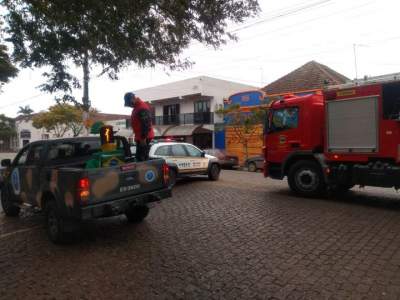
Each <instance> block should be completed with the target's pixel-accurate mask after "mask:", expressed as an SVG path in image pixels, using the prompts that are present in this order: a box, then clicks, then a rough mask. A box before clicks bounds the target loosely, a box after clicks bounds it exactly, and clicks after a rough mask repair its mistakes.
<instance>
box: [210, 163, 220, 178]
mask: <svg viewBox="0 0 400 300" xmlns="http://www.w3.org/2000/svg"><path fill="white" fill-rule="evenodd" d="M220 172H221V168H220V167H219V166H218V165H217V164H212V165H211V168H210V170H209V171H208V179H210V180H213V181H216V180H218V179H219V174H220Z"/></svg>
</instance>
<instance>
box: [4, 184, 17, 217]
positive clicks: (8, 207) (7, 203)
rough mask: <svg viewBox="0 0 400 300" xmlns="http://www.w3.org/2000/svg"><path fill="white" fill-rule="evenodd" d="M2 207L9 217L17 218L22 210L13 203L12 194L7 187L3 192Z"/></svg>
mask: <svg viewBox="0 0 400 300" xmlns="http://www.w3.org/2000/svg"><path fill="white" fill-rule="evenodd" d="M1 206H2V207H3V211H4V213H5V214H6V216H7V217H17V216H18V215H19V211H20V210H21V209H20V208H19V207H18V206H15V205H13V203H12V202H11V199H10V193H9V191H8V189H7V188H6V187H4V188H3V189H2V190H1Z"/></svg>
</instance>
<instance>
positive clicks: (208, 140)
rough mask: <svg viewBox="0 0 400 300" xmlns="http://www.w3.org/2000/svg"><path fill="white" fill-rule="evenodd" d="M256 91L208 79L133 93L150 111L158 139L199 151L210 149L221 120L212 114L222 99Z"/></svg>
mask: <svg viewBox="0 0 400 300" xmlns="http://www.w3.org/2000/svg"><path fill="white" fill-rule="evenodd" d="M254 89H257V87H254V86H249V85H244V84H241V83H237V82H231V81H226V80H221V79H216V78H211V77H207V76H199V77H195V78H191V79H186V80H182V81H177V82H173V83H169V84H163V85H159V86H154V87H150V88H146V89H141V90H137V91H134V93H135V94H136V95H137V96H139V97H140V98H142V99H143V100H144V101H148V102H150V103H151V105H152V107H153V110H154V111H153V115H154V116H155V117H154V121H153V122H154V125H155V126H154V127H155V133H156V136H158V137H174V138H180V139H182V140H184V141H186V142H189V143H193V144H195V145H197V146H198V147H200V148H203V149H204V148H212V147H214V146H215V144H216V140H217V139H218V138H216V137H215V134H214V131H215V124H218V123H222V118H221V117H220V116H218V115H216V114H214V112H215V110H216V108H218V107H221V106H223V101H224V98H227V97H228V96H230V95H231V94H233V93H237V92H240V91H245V90H254Z"/></svg>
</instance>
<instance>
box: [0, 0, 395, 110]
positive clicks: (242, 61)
mask: <svg viewBox="0 0 400 300" xmlns="http://www.w3.org/2000/svg"><path fill="white" fill-rule="evenodd" d="M259 4H260V7H261V10H262V11H261V12H260V14H259V15H258V16H257V17H255V18H251V19H247V20H246V21H245V22H244V23H242V24H231V25H229V28H228V31H230V32H234V33H235V34H237V36H238V41H237V42H234V41H232V42H229V43H228V44H227V45H224V46H222V47H221V48H219V49H218V50H214V49H213V48H207V47H205V46H203V45H201V44H199V43H197V42H193V43H192V44H191V46H190V47H189V48H188V49H186V50H185V51H184V52H183V54H182V57H188V58H190V59H191V60H192V61H193V62H194V63H195V64H194V65H193V66H192V68H190V69H188V70H183V71H182V70H181V71H176V72H171V71H168V70H165V68H164V67H162V66H158V67H156V68H147V69H139V68H138V67H137V66H135V65H132V66H130V67H128V68H127V69H125V70H123V71H122V72H121V73H120V74H119V80H116V81H112V80H110V79H108V78H107V76H104V77H98V76H97V74H99V73H100V72H99V70H97V69H96V68H93V69H92V78H91V82H90V99H91V102H92V106H94V107H96V108H97V109H99V110H100V111H101V112H104V113H119V114H129V113H130V110H129V109H128V108H124V107H123V100H122V99H123V95H124V93H125V92H127V91H135V90H138V89H142V88H147V87H152V86H156V85H159V84H164V83H169V82H174V81H179V80H183V79H187V78H192V77H196V76H201V75H205V76H210V77H215V78H219V79H225V80H230V81H235V82H240V83H244V84H248V85H253V86H256V87H263V86H265V85H267V84H268V83H270V82H273V81H274V80H276V79H278V78H280V77H281V76H283V75H285V74H287V73H289V72H291V71H292V70H294V69H296V68H298V67H300V66H301V65H303V64H305V63H307V62H308V61H311V60H316V61H317V62H320V63H322V64H325V65H327V66H329V67H331V68H332V69H334V70H336V71H338V72H340V73H342V74H343V75H345V76H347V77H349V78H350V79H354V78H356V74H357V75H358V78H360V77H364V76H365V75H367V76H376V75H383V74H389V73H396V72H400V56H399V50H400V32H399V30H398V28H399V25H398V22H397V20H398V12H399V11H400V2H399V1H396V0H380V1H378V0H352V1H349V0H285V1H282V0H259ZM355 60H356V62H357V63H356V64H357V68H356V67H355V65H356V64H355ZM42 72H43V70H38V69H32V70H31V69H26V70H21V71H20V73H19V76H18V77H17V78H16V79H13V80H12V81H11V82H10V83H9V84H7V85H5V86H4V87H3V92H2V93H1V94H0V114H1V113H4V114H6V115H7V116H10V117H15V116H16V115H17V111H18V107H19V106H25V105H29V106H30V107H31V108H32V109H33V110H34V111H35V112H38V111H42V110H46V109H47V108H48V107H49V106H50V105H52V104H54V100H53V99H54V97H53V96H52V95H49V94H46V93H43V92H41V91H40V90H39V89H38V88H37V87H38V86H39V85H40V84H41V83H43V82H44V79H43V77H41V74H42ZM74 73H75V74H76V75H78V76H79V74H80V73H81V70H79V69H77V70H74ZM74 95H75V96H76V98H77V99H81V98H82V91H81V90H76V91H74ZM227 96H229V95H227Z"/></svg>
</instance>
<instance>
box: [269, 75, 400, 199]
mask: <svg viewBox="0 0 400 300" xmlns="http://www.w3.org/2000/svg"><path fill="white" fill-rule="evenodd" d="M264 139H265V140H264V145H265V149H264V155H265V168H264V175H265V176H266V177H271V178H274V179H283V178H284V177H287V178H288V183H289V186H290V188H291V189H292V190H294V191H295V192H296V193H298V194H301V195H304V196H316V195H320V194H321V193H323V192H325V191H326V190H328V189H329V190H332V191H346V190H348V189H350V188H351V187H353V186H354V185H360V186H367V185H368V186H378V187H394V188H396V189H398V188H400V74H395V75H388V76H381V77H375V78H371V79H368V80H362V81H356V82H352V83H349V84H344V85H340V86H332V87H329V88H327V89H325V90H324V91H323V92H320V93H316V94H312V95H307V96H301V97H299V96H294V95H287V96H285V97H284V98H283V99H282V100H278V101H275V102H273V103H272V104H271V106H270V110H269V115H268V119H267V124H266V130H265V136H264Z"/></svg>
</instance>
